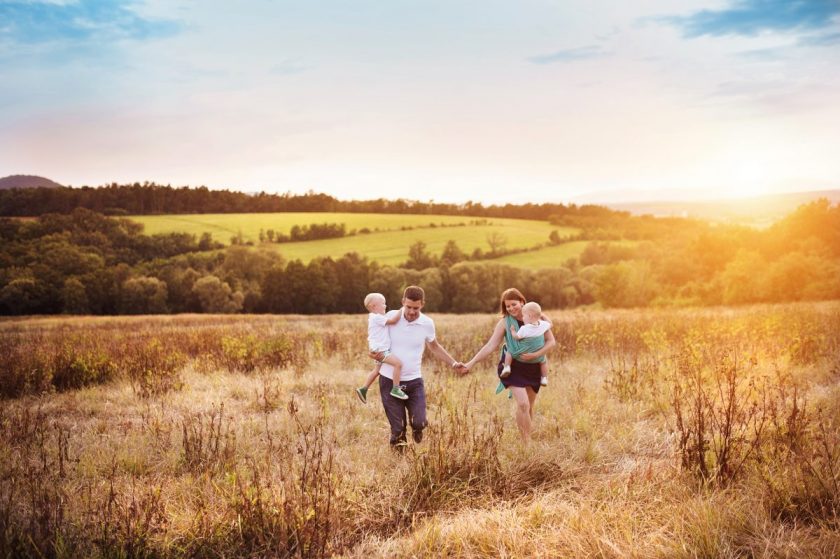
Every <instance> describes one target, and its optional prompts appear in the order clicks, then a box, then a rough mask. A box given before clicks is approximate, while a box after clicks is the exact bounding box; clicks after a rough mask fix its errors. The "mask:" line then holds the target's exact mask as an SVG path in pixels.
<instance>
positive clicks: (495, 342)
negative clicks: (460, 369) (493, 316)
mask: <svg viewBox="0 0 840 559" xmlns="http://www.w3.org/2000/svg"><path fill="white" fill-rule="evenodd" d="M504 337H505V319H504V318H502V319H501V320H499V322H497V323H496V327H495V328H494V329H493V334H492V335H491V336H490V339H489V340H487V343H486V344H484V346H483V347H482V348H481V349H479V350H478V353H476V354H475V355H474V356H473V358H472V359H470V360H469V361H467V362H466V363H464V368H465V369H466V370H467V371H469V370H470V369H472V368H473V365H475V364H476V363H478V362H479V361H481V360H482V359H485V358H486V357H487V356H488V355H490V354H491V353H493V352H494V351H496V348H498V347H499V344H500V343H502V340H503V339H504Z"/></svg>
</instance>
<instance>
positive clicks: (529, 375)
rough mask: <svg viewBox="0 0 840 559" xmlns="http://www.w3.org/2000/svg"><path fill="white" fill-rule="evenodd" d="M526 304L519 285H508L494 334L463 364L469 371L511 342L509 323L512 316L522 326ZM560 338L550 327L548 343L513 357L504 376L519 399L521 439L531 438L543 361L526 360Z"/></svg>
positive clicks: (546, 340) (518, 410)
mask: <svg viewBox="0 0 840 559" xmlns="http://www.w3.org/2000/svg"><path fill="white" fill-rule="evenodd" d="M524 304H525V297H524V296H523V295H522V293H520V292H519V290H518V289H514V288H510V289H506V290H505V291H504V292H503V293H502V297H501V312H502V318H501V319H500V320H499V322H497V323H496V327H495V328H494V329H493V335H492V336H490V339H489V340H487V343H486V344H484V347H482V348H481V349H480V350H478V353H476V354H475V356H474V357H473V358H472V359H470V360H469V361H468V362H467V363H465V364H464V368H465V369H466V370H467V371H469V370H470V369H472V367H473V366H474V365H475V364H476V363H478V362H479V361H481V360H482V359H484V358H486V357H487V356H488V355H490V354H491V353H493V352H495V351H496V349H497V348H498V347H499V344H501V343H502V341H507V345H510V343H511V341H512V339H511V332H510V325H512V324H513V320H511V319H510V318H508V317H512V319H514V320H515V321H516V323H518V324H519V326H520V327H521V326H522V325H523V324H524V321H523V320H522V305H524ZM556 344H557V342H556V341H555V340H554V334H552V333H551V330H548V331H547V332H546V333H545V345H544V346H543V347H542V348H541V349H540V350H539V351H535V352H532V353H523V354H521V355H519V356H517V357H516V358H514V360H513V363H512V364H511V374H510V376H508V377H507V378H503V379H501V381H502V384H503V385H504V386H505V388H510V391H511V394H512V395H513V399H514V400H515V401H516V426H517V427H518V428H519V434H520V435H521V436H522V440H523V441H525V442H527V441H529V440H530V439H531V426H532V423H533V421H534V403H535V402H536V400H537V392H539V391H540V364H539V363H525V362H524V361H534V360H535V359H537V358H539V357H541V356H543V355H545V354H546V353H548V352H549V351H550V350H551V349H552V348H553V347H554V346H555V345H556ZM503 362H504V358H502V359H501V360H500V362H499V368H498V370H499V371H501V369H502V366H503Z"/></svg>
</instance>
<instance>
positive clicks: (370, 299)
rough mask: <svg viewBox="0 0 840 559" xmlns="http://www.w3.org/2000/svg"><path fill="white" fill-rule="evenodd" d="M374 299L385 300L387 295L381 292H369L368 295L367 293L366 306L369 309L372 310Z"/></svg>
mask: <svg viewBox="0 0 840 559" xmlns="http://www.w3.org/2000/svg"><path fill="white" fill-rule="evenodd" d="M374 301H383V302H384V301H385V296H384V295H383V294H381V293H368V294H367V295H365V308H366V309H367V310H370V306H371V304H373V302H374Z"/></svg>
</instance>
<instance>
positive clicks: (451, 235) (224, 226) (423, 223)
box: [130, 213, 586, 267]
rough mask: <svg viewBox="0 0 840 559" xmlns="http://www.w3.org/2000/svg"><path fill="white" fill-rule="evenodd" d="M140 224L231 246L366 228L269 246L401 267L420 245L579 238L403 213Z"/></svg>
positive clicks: (510, 222) (288, 253)
mask: <svg viewBox="0 0 840 559" xmlns="http://www.w3.org/2000/svg"><path fill="white" fill-rule="evenodd" d="M130 219H132V220H134V221H137V222H139V223H142V224H143V225H144V226H145V232H146V233H147V234H150V235H153V234H156V233H173V232H185V233H191V234H194V235H196V236H199V235H201V234H202V233H210V234H212V235H213V238H214V239H215V240H217V241H220V242H222V243H225V244H228V243H229V242H230V238H231V237H233V236H235V235H238V234H241V236H242V238H243V240H244V241H246V242H248V241H251V242H253V243H254V244H259V234H260V230H262V231H267V230H269V229H273V230H274V231H276V232H278V233H286V234H288V233H289V231H290V230H291V228H292V227H293V226H295V225H298V226H304V225H312V224H313V223H343V224H345V226H346V228H347V231H348V233H349V232H351V231H353V230H356V231H357V232H358V231H359V230H361V229H364V228H367V229H368V230H370V233H357V234H356V235H348V236H347V237H342V238H337V239H323V240H317V241H300V242H292V243H276V244H275V243H271V244H269V243H266V244H265V246H269V247H271V248H274V249H276V250H278V251H279V252H280V253H281V254H282V255H283V257H284V258H286V259H287V260H294V259H299V260H301V261H303V262H309V261H310V260H312V259H313V258H317V257H323V256H331V257H338V256H342V255H343V254H346V253H348V252H357V253H359V254H360V255H362V256H365V257H367V258H369V259H370V260H375V261H377V262H380V263H382V264H394V265H396V264H400V263H402V262H405V261H406V260H407V258H408V249H409V247H410V246H411V245H412V244H414V243H416V242H417V241H423V242H424V243H426V248H427V250H428V251H429V252H430V253H432V254H437V255H439V254H441V253H442V252H443V249H444V246H445V245H446V243H447V242H448V241H450V240H454V241H455V242H457V243H458V247H459V248H460V249H461V250H463V251H464V252H466V253H471V252H472V251H473V250H475V249H477V248H478V249H481V250H482V251H484V252H487V251H489V250H490V244H489V242H488V239H489V238H491V237H492V236H496V237H497V238H501V239H503V241H504V248H505V249H519V248H531V247H533V246H535V245H538V244H541V243H546V242H548V236H549V235H550V234H551V232H552V231H554V230H556V231H557V233H558V234H559V235H560V237H561V238H564V237H569V236H572V235H575V234H576V233H578V230H577V229H575V228H571V227H556V226H553V225H551V224H550V223H548V222H546V221H533V220H527V219H502V218H487V219H480V218H473V217H462V216H451V215H405V214H357V213H264V214H201V215H154V216H131V217H130ZM585 244H586V243H585V242H575V243H568V245H562V246H561V247H552V248H565V250H556V251H549V252H547V253H545V254H540V253H542V251H543V250H546V249H541V250H540V251H537V252H533V253H527V254H517V255H510V256H508V257H506V258H505V259H500V260H499V261H504V262H506V263H509V264H512V265H523V266H526V265H527V266H531V265H533V264H532V261H531V256H533V255H537V254H540V255H539V257H538V260H539V265H540V266H541V267H551V266H557V265H561V264H562V263H563V262H564V261H565V260H566V259H568V258H574V257H577V256H578V255H579V254H580V252H581V251H582V250H583V247H584V246H585Z"/></svg>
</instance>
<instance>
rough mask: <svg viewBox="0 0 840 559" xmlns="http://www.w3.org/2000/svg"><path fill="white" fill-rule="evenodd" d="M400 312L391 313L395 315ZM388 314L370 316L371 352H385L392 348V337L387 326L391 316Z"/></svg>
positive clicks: (371, 314)
mask: <svg viewBox="0 0 840 559" xmlns="http://www.w3.org/2000/svg"><path fill="white" fill-rule="evenodd" d="M395 312H399V311H391V312H390V313H388V314H390V316H394V315H393V313H395ZM388 314H377V313H374V312H372V313H369V314H368V348H369V349H370V351H385V350H387V349H390V348H391V336H390V334H389V333H388V325H387V324H386V322H387V320H388V318H389V316H388Z"/></svg>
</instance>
